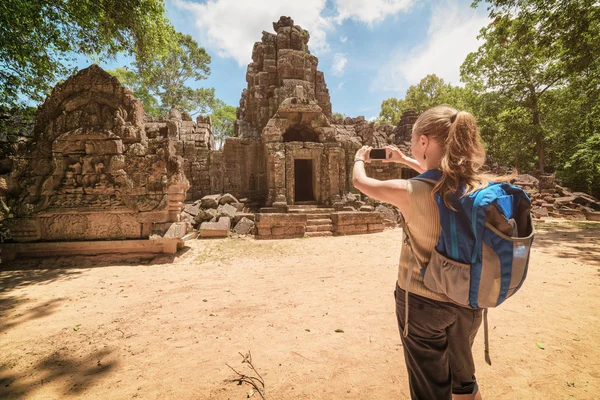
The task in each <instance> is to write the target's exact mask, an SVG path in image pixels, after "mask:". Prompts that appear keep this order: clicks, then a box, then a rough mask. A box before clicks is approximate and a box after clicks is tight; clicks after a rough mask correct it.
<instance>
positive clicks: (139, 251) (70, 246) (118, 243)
mask: <svg viewBox="0 0 600 400" xmlns="http://www.w3.org/2000/svg"><path fill="white" fill-rule="evenodd" d="M183 245H184V238H173V239H156V240H150V239H146V240H106V241H85V242H83V241H81V242H40V243H3V244H0V263H6V262H9V261H12V260H14V259H16V258H23V257H27V258H30V257H31V258H36V257H57V256H75V255H98V254H122V255H123V258H128V257H139V256H141V255H142V256H144V255H146V256H149V257H154V256H156V255H159V254H165V253H166V254H175V253H177V250H179V249H181V248H182V247H183Z"/></svg>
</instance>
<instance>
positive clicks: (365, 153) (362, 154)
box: [354, 146, 372, 163]
mask: <svg viewBox="0 0 600 400" xmlns="http://www.w3.org/2000/svg"><path fill="white" fill-rule="evenodd" d="M371 149H372V147H371V146H363V147H361V148H360V149H358V151H357V152H356V154H355V155H354V159H355V160H356V159H357V158H360V159H361V160H364V161H365V163H370V162H371V157H370V154H369V152H370V151H371Z"/></svg>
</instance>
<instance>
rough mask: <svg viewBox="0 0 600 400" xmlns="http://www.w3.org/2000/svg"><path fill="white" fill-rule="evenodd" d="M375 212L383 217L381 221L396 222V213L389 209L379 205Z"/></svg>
mask: <svg viewBox="0 0 600 400" xmlns="http://www.w3.org/2000/svg"><path fill="white" fill-rule="evenodd" d="M375 211H377V212H378V213H379V214H381V216H382V217H383V219H388V220H390V221H397V220H398V216H397V215H396V213H395V212H394V210H392V209H391V208H389V207H387V206H384V205H383V204H382V205H379V206H377V207H376V208H375Z"/></svg>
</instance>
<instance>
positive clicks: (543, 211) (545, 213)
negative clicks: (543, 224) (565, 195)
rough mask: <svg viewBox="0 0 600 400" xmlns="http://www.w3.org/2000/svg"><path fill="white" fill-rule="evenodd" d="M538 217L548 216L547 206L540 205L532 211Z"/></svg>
mask: <svg viewBox="0 0 600 400" xmlns="http://www.w3.org/2000/svg"><path fill="white" fill-rule="evenodd" d="M531 212H532V213H533V215H534V217H536V218H541V217H547V216H548V209H547V208H546V207H540V208H537V209H534V210H532V211H531Z"/></svg>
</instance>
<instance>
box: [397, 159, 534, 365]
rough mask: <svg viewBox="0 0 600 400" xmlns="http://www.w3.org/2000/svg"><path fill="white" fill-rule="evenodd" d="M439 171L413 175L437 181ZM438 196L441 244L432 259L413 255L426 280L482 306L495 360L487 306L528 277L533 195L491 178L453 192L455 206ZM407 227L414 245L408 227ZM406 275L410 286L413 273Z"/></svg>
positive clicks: (469, 303)
mask: <svg viewBox="0 0 600 400" xmlns="http://www.w3.org/2000/svg"><path fill="white" fill-rule="evenodd" d="M441 176H442V172H441V171H439V170H429V171H426V172H425V173H423V174H421V175H419V176H417V177H415V178H413V179H418V180H421V181H425V182H428V183H430V184H433V185H435V184H436V183H437V182H438V181H439V180H440V178H441ZM436 202H437V206H438V211H439V214H440V223H441V226H442V230H441V233H440V236H439V239H438V242H437V245H436V247H435V249H434V251H433V252H432V254H431V258H430V260H429V263H428V265H426V266H425V265H422V264H421V262H420V261H419V260H418V259H417V257H415V259H416V261H417V265H418V266H419V268H420V270H421V274H422V276H423V283H424V285H425V287H427V288H428V289H429V290H431V291H433V292H436V293H441V294H443V295H445V296H446V297H448V298H449V299H450V300H451V301H452V302H453V303H456V304H458V305H461V306H464V307H469V308H473V309H480V308H482V309H484V331H485V344H486V346H485V356H486V357H485V358H486V362H487V363H488V364H490V365H491V360H490V358H489V346H488V324H487V309H488V308H491V307H497V306H499V305H500V304H502V303H503V302H504V301H505V300H506V299H507V298H509V297H511V296H513V295H514V294H515V293H517V291H518V290H519V289H520V288H521V286H522V285H523V282H524V281H525V278H526V277H527V268H528V264H529V255H530V252H531V245H532V243H533V236H534V230H533V222H532V219H531V212H530V211H531V200H530V199H529V197H528V196H527V193H525V191H524V190H523V189H521V188H519V187H516V186H514V185H510V184H508V183H490V184H489V185H488V186H487V187H485V188H483V189H480V190H478V191H476V192H474V193H471V194H469V195H467V196H464V197H460V196H459V195H455V196H451V203H452V205H453V206H454V208H455V209H456V211H453V210H452V209H449V208H448V207H446V205H445V204H444V202H443V201H442V199H441V196H440V195H439V194H438V195H436ZM403 229H405V233H406V240H407V242H408V245H409V246H410V232H409V231H408V227H406V226H403ZM413 254H414V252H413ZM407 275H408V277H407V281H408V282H407V285H406V288H409V287H410V286H409V285H410V276H411V275H412V274H410V273H409V274H407ZM407 294H408V291H407ZM407 297H408V295H407ZM407 321H408V319H407ZM407 325H408V324H407ZM404 334H405V336H406V335H407V334H408V326H405V332H404Z"/></svg>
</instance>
